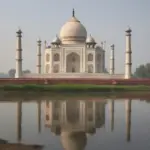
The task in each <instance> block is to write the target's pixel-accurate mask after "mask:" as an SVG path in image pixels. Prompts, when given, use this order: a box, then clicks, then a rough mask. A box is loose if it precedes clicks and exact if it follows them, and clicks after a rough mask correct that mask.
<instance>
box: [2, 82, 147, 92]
mask: <svg viewBox="0 0 150 150" xmlns="http://www.w3.org/2000/svg"><path fill="white" fill-rule="evenodd" d="M0 90H1V91H26V92H31V91H34V92H44V91H48V92H76V93H77V92H79V93H83V92H131V91H132V92H137V91H150V86H147V85H133V86H129V85H92V84H56V85H36V84H22V85H0Z"/></svg>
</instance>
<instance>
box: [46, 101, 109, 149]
mask: <svg viewBox="0 0 150 150" xmlns="http://www.w3.org/2000/svg"><path fill="white" fill-rule="evenodd" d="M105 104H106V102H105V100H104V101H103V100H101V101H98V102H96V101H84V100H77V101H71V100H68V101H67V100H66V101H49V102H48V101H46V104H45V105H46V108H45V125H46V127H50V128H51V132H53V133H55V135H60V137H61V142H62V145H63V147H64V149H65V150H83V149H84V148H85V146H86V143H87V134H90V135H92V134H94V133H95V132H96V128H101V127H102V126H104V124H105Z"/></svg>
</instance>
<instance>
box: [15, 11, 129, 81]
mask: <svg viewBox="0 0 150 150" xmlns="http://www.w3.org/2000/svg"><path fill="white" fill-rule="evenodd" d="M131 32H132V31H131V29H130V28H128V29H127V30H126V59H125V60H126V62H125V73H124V74H115V53H114V50H115V45H114V44H112V45H111V46H110V48H111V53H110V69H109V73H106V71H105V68H106V67H105V48H104V45H98V44H97V42H96V41H95V39H94V37H92V35H88V33H87V30H86V28H85V27H84V25H83V24H82V23H81V22H80V21H79V20H78V19H77V18H76V16H75V11H74V10H73V11H72V17H71V18H70V19H69V20H68V21H67V22H66V23H65V24H64V25H63V26H62V27H61V30H60V33H59V35H56V37H55V38H54V39H53V40H52V42H51V44H50V45H48V44H47V42H46V41H45V50H44V54H43V59H44V63H42V61H41V60H42V53H41V45H42V44H41V43H42V42H41V40H40V39H39V40H38V41H37V66H36V68H37V69H36V70H37V72H36V73H30V74H23V72H22V39H21V38H22V31H21V30H20V29H19V30H18V31H17V48H16V78H21V77H24V78H61V77H63V78H72V77H73V78H81V77H84V78H86V77H87V78H122V79H123V78H126V79H129V78H130V77H131V67H132V61H131V54H132V52H131Z"/></svg>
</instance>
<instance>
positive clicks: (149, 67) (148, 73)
mask: <svg viewBox="0 0 150 150" xmlns="http://www.w3.org/2000/svg"><path fill="white" fill-rule="evenodd" d="M133 76H134V77H135V78H150V63H147V64H145V65H140V66H139V67H138V68H136V70H135V72H134V74H133Z"/></svg>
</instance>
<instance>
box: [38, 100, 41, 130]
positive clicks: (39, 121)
mask: <svg viewBox="0 0 150 150" xmlns="http://www.w3.org/2000/svg"><path fill="white" fill-rule="evenodd" d="M37 105H38V106H37V107H38V131H39V133H40V132H41V101H38V102H37Z"/></svg>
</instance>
